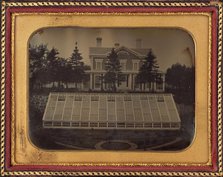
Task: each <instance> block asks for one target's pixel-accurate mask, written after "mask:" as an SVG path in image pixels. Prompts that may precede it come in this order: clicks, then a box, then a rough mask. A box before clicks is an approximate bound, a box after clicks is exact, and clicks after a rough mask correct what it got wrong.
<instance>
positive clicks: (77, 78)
mask: <svg viewBox="0 0 223 177" xmlns="http://www.w3.org/2000/svg"><path fill="white" fill-rule="evenodd" d="M82 59H83V58H82V56H81V53H80V52H79V49H78V47H77V42H76V46H75V49H74V51H73V53H72V54H71V57H70V60H69V64H70V66H71V69H72V79H71V81H72V82H74V83H76V87H77V83H81V82H82V81H84V80H85V78H86V76H85V67H84V63H83V62H82Z"/></svg>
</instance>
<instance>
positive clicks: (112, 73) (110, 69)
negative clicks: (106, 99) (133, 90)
mask: <svg viewBox="0 0 223 177" xmlns="http://www.w3.org/2000/svg"><path fill="white" fill-rule="evenodd" d="M105 70H106V73H105V75H104V78H103V80H104V82H105V83H106V84H108V86H109V87H110V89H111V90H112V91H114V92H115V91H116V90H117V85H119V84H120V82H121V81H122V80H123V74H122V72H121V64H120V62H119V59H118V54H117V53H116V52H115V49H114V48H112V50H111V53H110V54H109V55H108V57H107V62H106V63H105Z"/></svg>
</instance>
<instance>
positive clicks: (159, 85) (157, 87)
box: [156, 82, 163, 90]
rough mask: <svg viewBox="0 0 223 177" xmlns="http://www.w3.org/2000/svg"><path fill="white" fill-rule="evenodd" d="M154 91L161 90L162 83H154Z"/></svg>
mask: <svg viewBox="0 0 223 177" xmlns="http://www.w3.org/2000/svg"><path fill="white" fill-rule="evenodd" d="M156 89H157V90H163V83H162V82H158V83H156Z"/></svg>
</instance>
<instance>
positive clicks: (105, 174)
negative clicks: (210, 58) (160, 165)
mask: <svg viewBox="0 0 223 177" xmlns="http://www.w3.org/2000/svg"><path fill="white" fill-rule="evenodd" d="M209 5H210V3H190V2H185V3H177V2H176V3H168V2H27V3H25V2H9V3H8V2H6V3H5V2H2V9H1V12H2V13H1V20H2V26H1V36H2V37H1V58H2V60H1V175H3V176H4V175H69V176H70V175H72V176H88V175H91V176H99V175H100V176H110V175H111V176H147V175H153V176H163V175H165V176H221V175H223V171H222V80H221V76H222V74H221V72H222V71H221V64H222V62H221V60H222V59H221V57H222V15H223V14H222V13H223V12H222V4H221V3H218V4H216V6H217V7H218V8H219V13H218V19H219V22H218V75H217V79H218V162H219V163H218V168H219V170H218V172H216V173H209V172H49V171H38V172H37V171H17V172H5V171H4V168H5V162H4V160H5V159H4V158H5V101H6V100H5V31H6V29H5V8H6V6H10V7H18V6H20V7H22V6H35V7H38V6H42V7H43V6H95V7H97V6H113V7H117V6H122V7H124V6H126V7H135V6H150V7H151V6H163V7H164V6H167V7H200V6H209Z"/></svg>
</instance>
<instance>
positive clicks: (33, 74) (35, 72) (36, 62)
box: [29, 45, 48, 89]
mask: <svg viewBox="0 0 223 177" xmlns="http://www.w3.org/2000/svg"><path fill="white" fill-rule="evenodd" d="M47 53H48V50H47V46H46V45H39V46H31V45H29V78H30V89H33V88H34V87H36V88H39V89H40V88H42V85H43V83H45V82H46V81H45V72H46V70H45V68H46V65H47V60H46V56H47Z"/></svg>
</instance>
